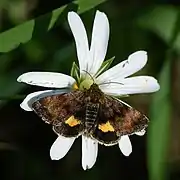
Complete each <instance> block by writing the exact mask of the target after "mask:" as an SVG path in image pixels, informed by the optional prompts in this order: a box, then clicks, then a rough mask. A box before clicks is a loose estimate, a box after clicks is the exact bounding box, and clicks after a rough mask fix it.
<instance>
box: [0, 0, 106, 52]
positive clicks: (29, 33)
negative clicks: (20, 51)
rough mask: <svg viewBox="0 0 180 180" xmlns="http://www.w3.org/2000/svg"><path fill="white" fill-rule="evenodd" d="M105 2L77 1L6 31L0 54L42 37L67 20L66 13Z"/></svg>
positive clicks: (3, 34) (86, 8) (98, 0)
mask: <svg viewBox="0 0 180 180" xmlns="http://www.w3.org/2000/svg"><path fill="white" fill-rule="evenodd" d="M104 1H106V0H78V1H74V3H70V4H68V5H65V6H62V7H61V8H58V9H55V10H53V11H51V12H49V13H47V14H45V15H42V16H39V17H38V18H35V19H32V20H29V21H27V22H25V23H23V24H21V25H18V26H16V27H14V28H12V29H10V30H8V31H5V32H3V33H1V34H0V52H9V51H11V50H13V49H15V48H17V47H18V46H19V45H20V44H21V43H26V42H28V41H29V40H31V39H33V38H35V37H38V38H39V37H43V36H45V34H46V33H47V32H48V31H49V30H51V29H52V28H54V27H56V26H57V25H59V24H61V23H62V21H63V20H64V19H66V20H67V12H68V11H72V10H75V9H77V6H78V13H83V12H85V11H87V10H89V9H91V8H93V7H95V6H97V5H99V4H101V3H103V2H104Z"/></svg>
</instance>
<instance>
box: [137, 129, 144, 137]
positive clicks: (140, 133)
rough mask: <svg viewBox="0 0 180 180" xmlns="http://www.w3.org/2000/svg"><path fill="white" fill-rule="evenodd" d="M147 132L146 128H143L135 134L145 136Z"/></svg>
mask: <svg viewBox="0 0 180 180" xmlns="http://www.w3.org/2000/svg"><path fill="white" fill-rule="evenodd" d="M145 133H146V130H145V129H143V130H141V131H139V132H135V134H136V135H138V136H144V134H145Z"/></svg>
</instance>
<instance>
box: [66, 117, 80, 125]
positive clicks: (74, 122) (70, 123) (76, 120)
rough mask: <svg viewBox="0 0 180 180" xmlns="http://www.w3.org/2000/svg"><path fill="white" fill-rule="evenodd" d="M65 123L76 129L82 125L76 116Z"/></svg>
mask: <svg viewBox="0 0 180 180" xmlns="http://www.w3.org/2000/svg"><path fill="white" fill-rule="evenodd" d="M65 123H66V124H68V125H69V126H71V127H74V126H77V125H78V124H80V121H79V120H78V119H76V118H75V117H74V116H71V117H70V118H69V119H68V120H66V121H65Z"/></svg>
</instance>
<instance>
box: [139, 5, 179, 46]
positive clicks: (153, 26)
mask: <svg viewBox="0 0 180 180" xmlns="http://www.w3.org/2000/svg"><path fill="white" fill-rule="evenodd" d="M178 14H179V9H178V8H176V7H175V6H165V5H164V6H156V7H154V8H153V9H150V11H148V12H147V13H146V14H145V15H144V16H141V17H140V18H139V20H138V23H139V25H140V26H142V27H143V28H146V29H148V30H151V31H153V32H154V33H156V34H157V35H158V36H159V37H161V38H162V39H163V40H164V41H165V42H166V43H168V44H169V43H171V40H172V36H173V31H174V28H175V26H176V22H177V19H178Z"/></svg>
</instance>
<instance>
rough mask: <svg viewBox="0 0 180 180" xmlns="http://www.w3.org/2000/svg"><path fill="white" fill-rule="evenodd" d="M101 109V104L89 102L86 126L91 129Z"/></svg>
mask: <svg viewBox="0 0 180 180" xmlns="http://www.w3.org/2000/svg"><path fill="white" fill-rule="evenodd" d="M98 111H99V104H95V103H88V104H87V105H86V116H85V127H86V129H88V130H89V129H91V128H92V127H93V125H94V124H95V121H96V119H97V115H98Z"/></svg>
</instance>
